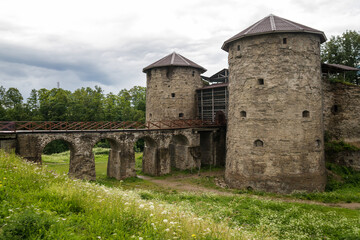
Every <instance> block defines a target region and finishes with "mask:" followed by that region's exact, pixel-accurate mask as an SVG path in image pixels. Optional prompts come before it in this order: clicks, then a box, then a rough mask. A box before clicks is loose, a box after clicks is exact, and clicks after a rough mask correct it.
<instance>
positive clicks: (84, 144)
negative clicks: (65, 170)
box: [69, 138, 96, 180]
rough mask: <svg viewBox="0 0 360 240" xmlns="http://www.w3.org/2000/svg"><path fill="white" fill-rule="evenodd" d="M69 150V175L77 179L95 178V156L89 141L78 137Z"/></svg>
mask: <svg viewBox="0 0 360 240" xmlns="http://www.w3.org/2000/svg"><path fill="white" fill-rule="evenodd" d="M76 143H77V145H75V146H74V149H72V151H71V156H70V166H69V176H70V177H73V178H78V179H85V180H96V173H95V157H94V153H93V152H92V145H91V142H89V141H86V139H82V138H80V139H79V141H76Z"/></svg>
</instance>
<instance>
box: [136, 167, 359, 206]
mask: <svg viewBox="0 0 360 240" xmlns="http://www.w3.org/2000/svg"><path fill="white" fill-rule="evenodd" d="M200 177H216V178H215V179H220V181H221V179H223V177H224V172H223V171H213V172H204V173H201V174H200V176H199V175H197V174H187V175H176V176H169V177H166V178H163V179H159V178H154V177H149V176H138V178H141V179H144V180H147V181H149V182H152V183H154V184H156V185H158V186H160V187H162V188H164V189H168V190H177V191H184V192H192V193H213V194H217V195H221V196H239V194H235V193H232V192H230V191H229V190H226V189H224V190H221V189H215V188H207V187H204V186H200V185H197V184H195V183H191V182H189V181H186V180H188V179H200ZM248 196H251V197H254V198H258V199H265V200H273V201H281V202H294V203H304V204H315V205H321V206H327V207H340V208H347V209H359V210H360V203H323V202H316V201H311V200H301V199H290V198H280V197H268V196H256V195H248Z"/></svg>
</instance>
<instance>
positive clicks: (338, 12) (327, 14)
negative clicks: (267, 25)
mask: <svg viewBox="0 0 360 240" xmlns="http://www.w3.org/2000/svg"><path fill="white" fill-rule="evenodd" d="M269 14H274V15H277V16H279V17H282V18H286V19H289V20H292V21H294V22H298V23H301V24H303V25H307V26H309V27H312V28H315V29H318V30H321V31H324V32H325V34H326V36H327V37H328V39H329V38H330V37H331V36H332V35H340V34H342V33H343V32H344V31H346V30H356V31H359V30H360V1H359V0H341V1H340V0H289V1H280V0H272V1H265V0H264V1H260V0H251V1H248V0H247V1H244V0H178V1H171V0H167V1H166V0H126V1H121V0H102V1H100V0H61V1H60V0H0V85H2V86H4V87H5V88H9V87H16V88H18V89H19V90H20V91H21V93H22V94H23V96H24V97H25V98H26V97H28V95H29V93H30V91H31V89H34V88H35V89H40V88H47V89H51V88H54V87H56V86H57V82H60V87H62V88H64V89H67V90H71V91H73V90H75V89H77V88H81V87H94V86H95V85H98V86H101V87H102V88H103V89H104V90H105V93H108V92H110V91H111V92H113V93H118V92H119V90H121V89H123V88H127V89H129V88H131V87H133V86H135V85H140V86H145V74H144V73H142V69H143V68H144V67H146V66H147V65H149V64H151V63H153V62H155V61H157V60H159V59H160V58H162V57H164V56H165V55H168V54H170V53H171V52H173V51H176V52H178V53H180V54H181V55H183V56H185V57H187V58H189V59H190V60H192V61H194V62H196V63H197V64H199V65H201V66H203V67H204V68H206V69H208V71H207V72H206V73H205V74H204V75H208V76H210V75H212V74H214V73H216V72H217V71H219V70H221V69H223V68H225V67H227V66H228V65H227V53H226V52H224V51H223V50H221V46H222V44H223V42H224V41H225V40H227V39H228V38H230V37H232V36H233V35H235V34H237V33H239V32H240V31H242V30H243V29H245V28H246V27H248V26H250V25H251V24H253V23H255V22H257V21H258V20H260V19H262V18H264V17H265V16H268V15H269Z"/></svg>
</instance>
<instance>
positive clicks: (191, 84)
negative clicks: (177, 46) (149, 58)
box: [143, 52, 206, 121]
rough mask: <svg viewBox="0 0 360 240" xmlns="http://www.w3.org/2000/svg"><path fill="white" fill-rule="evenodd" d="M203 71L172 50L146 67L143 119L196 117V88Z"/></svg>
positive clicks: (199, 83)
mask: <svg viewBox="0 0 360 240" xmlns="http://www.w3.org/2000/svg"><path fill="white" fill-rule="evenodd" d="M205 71H206V69H205V68H203V67H201V66H200V65H198V64H196V63H194V62H193V61H191V60H189V59H187V58H185V57H183V56H181V55H180V54H178V53H175V52H173V53H171V54H169V55H167V56H166V57H164V58H162V59H160V60H158V61H156V62H154V63H153V64H151V65H149V66H147V67H145V68H144V69H143V72H144V73H146V86H147V88H146V121H164V120H165V121H166V120H177V119H195V118H196V117H197V116H196V115H197V111H196V89H198V88H201V87H202V86H203V82H202V80H201V77H200V74H201V73H204V72H205Z"/></svg>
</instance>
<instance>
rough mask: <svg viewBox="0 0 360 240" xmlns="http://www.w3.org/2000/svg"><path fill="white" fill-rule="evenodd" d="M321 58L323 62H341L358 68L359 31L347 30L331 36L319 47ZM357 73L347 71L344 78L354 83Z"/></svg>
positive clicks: (359, 52) (359, 60)
mask: <svg viewBox="0 0 360 240" xmlns="http://www.w3.org/2000/svg"><path fill="white" fill-rule="evenodd" d="M321 60H322V62H325V63H332V64H343V65H346V66H350V67H355V68H360V34H359V32H357V31H349V30H348V31H346V32H344V33H343V34H342V35H341V36H332V37H331V38H330V40H329V41H328V42H326V43H325V44H324V45H323V46H322V48H321ZM357 73H359V72H357ZM357 73H356V72H347V73H346V80H347V81H349V82H352V83H355V82H356V79H357V78H358V74H357ZM356 83H358V82H356Z"/></svg>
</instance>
